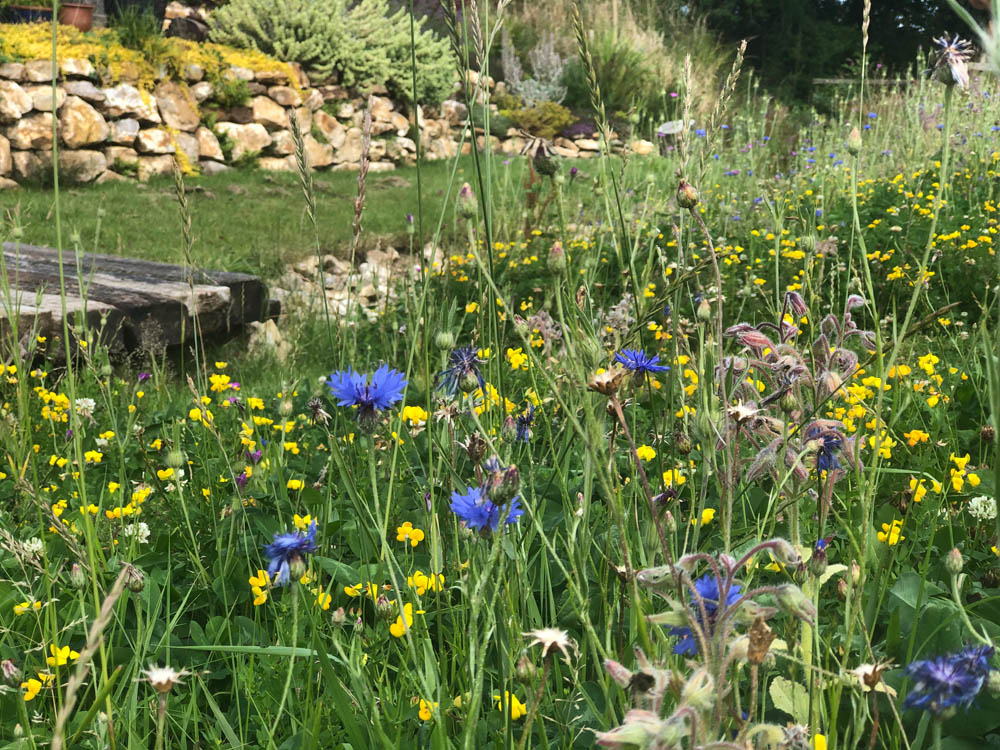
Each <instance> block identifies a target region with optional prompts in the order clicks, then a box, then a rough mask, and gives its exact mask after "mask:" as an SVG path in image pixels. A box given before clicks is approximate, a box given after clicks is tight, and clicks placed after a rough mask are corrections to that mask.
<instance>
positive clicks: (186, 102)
mask: <svg viewBox="0 0 1000 750" xmlns="http://www.w3.org/2000/svg"><path fill="white" fill-rule="evenodd" d="M156 104H157V106H158V107H159V109H160V116H161V117H162V118H163V122H165V123H166V124H167V126H168V127H171V128H173V129H174V130H181V131H184V132H185V133H188V132H193V131H194V130H196V129H197V127H198V122H199V121H200V120H201V116H200V115H199V114H198V107H197V106H196V103H195V101H194V99H193V98H192V97H191V96H190V94H189V92H188V91H187V87H185V86H182V85H181V84H179V83H176V82H174V81H163V82H162V83H161V84H159V85H158V86H157V87H156Z"/></svg>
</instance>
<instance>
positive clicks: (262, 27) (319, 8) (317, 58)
mask: <svg viewBox="0 0 1000 750" xmlns="http://www.w3.org/2000/svg"><path fill="white" fill-rule="evenodd" d="M343 14H344V0H329V2H317V1H316V0H233V2H231V3H229V4H228V5H225V6H223V7H222V8H219V9H218V10H217V11H215V13H214V14H212V17H211V21H210V25H211V27H212V31H211V39H212V41H214V42H218V43H220V44H228V45H230V46H233V47H244V48H250V49H256V50H259V51H261V52H264V53H265V54H268V55H272V56H274V57H277V58H278V59H280V60H284V61H286V62H297V63H300V64H301V65H302V66H303V67H304V68H306V70H308V71H309V73H310V74H311V75H315V76H319V77H321V78H328V77H330V76H331V75H332V74H333V72H334V71H335V70H338V69H339V68H340V67H342V65H343V64H344V57H343V53H344V50H345V48H346V45H347V35H346V33H345V28H344V24H343Z"/></svg>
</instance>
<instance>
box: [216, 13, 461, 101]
mask: <svg viewBox="0 0 1000 750" xmlns="http://www.w3.org/2000/svg"><path fill="white" fill-rule="evenodd" d="M211 23H212V39H213V41H217V42H221V43H223V44H229V45H232V46H236V47H249V48H253V49H258V50H260V51H262V52H266V53H267V54H270V55H273V56H275V57H278V58H279V59H281V60H286V61H294V62H298V63H301V64H302V65H303V66H304V67H305V68H306V69H307V70H308V71H309V73H310V74H311V75H314V76H319V77H321V78H329V77H331V76H333V75H334V74H337V75H339V76H340V80H341V82H342V83H344V84H345V85H347V86H357V87H359V88H364V87H368V86H372V85H375V84H384V85H385V86H386V87H387V88H388V90H389V93H390V94H391V95H392V96H394V97H396V98H400V99H406V100H412V98H413V83H412V61H411V34H410V31H411V30H410V16H409V14H407V13H406V12H405V11H404V10H397V11H395V12H390V8H389V3H388V0H361V2H360V3H358V4H357V5H356V6H354V7H353V8H351V9H350V10H348V9H347V7H346V4H345V3H344V2H343V0H333V2H330V3H326V2H319V1H318V0H233V2H231V3H229V4H228V5H226V6H225V7H223V8H221V9H220V10H218V11H216V13H215V15H213V16H212V22H211ZM413 31H414V37H413V40H412V41H413V44H412V48H413V54H414V55H415V57H416V66H417V88H418V91H417V95H418V99H419V100H420V101H423V102H431V103H437V102H439V101H441V100H442V99H444V98H445V97H446V96H447V95H448V94H449V93H450V92H451V89H452V84H453V81H454V69H453V62H452V59H451V55H450V52H449V46H448V44H447V42H446V41H444V40H443V39H440V38H438V37H437V36H435V35H434V34H433V33H432V32H431V31H429V30H427V29H425V28H424V24H423V21H422V20H421V21H418V22H416V27H415V28H414V30H413Z"/></svg>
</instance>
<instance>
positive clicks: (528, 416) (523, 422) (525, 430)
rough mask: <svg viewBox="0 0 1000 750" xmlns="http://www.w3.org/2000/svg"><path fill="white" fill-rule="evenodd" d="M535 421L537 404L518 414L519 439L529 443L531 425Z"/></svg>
mask: <svg viewBox="0 0 1000 750" xmlns="http://www.w3.org/2000/svg"><path fill="white" fill-rule="evenodd" d="M534 423H535V405H534V404H529V405H528V408H527V410H525V411H523V412H521V413H520V414H518V415H517V439H518V440H521V441H522V442H525V443H527V442H528V441H529V440H531V425H533V424H534Z"/></svg>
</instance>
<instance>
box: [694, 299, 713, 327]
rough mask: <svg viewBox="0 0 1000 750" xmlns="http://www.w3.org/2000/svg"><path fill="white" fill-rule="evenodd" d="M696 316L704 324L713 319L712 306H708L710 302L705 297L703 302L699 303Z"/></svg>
mask: <svg viewBox="0 0 1000 750" xmlns="http://www.w3.org/2000/svg"><path fill="white" fill-rule="evenodd" d="M695 316H696V317H697V318H698V320H700V321H701V322H702V323H707V322H708V321H710V320H711V319H712V306H711V305H709V304H708V300H707V299H705V298H704V297H702V298H701V302H699V303H698V309H697V310H696V311H695Z"/></svg>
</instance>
